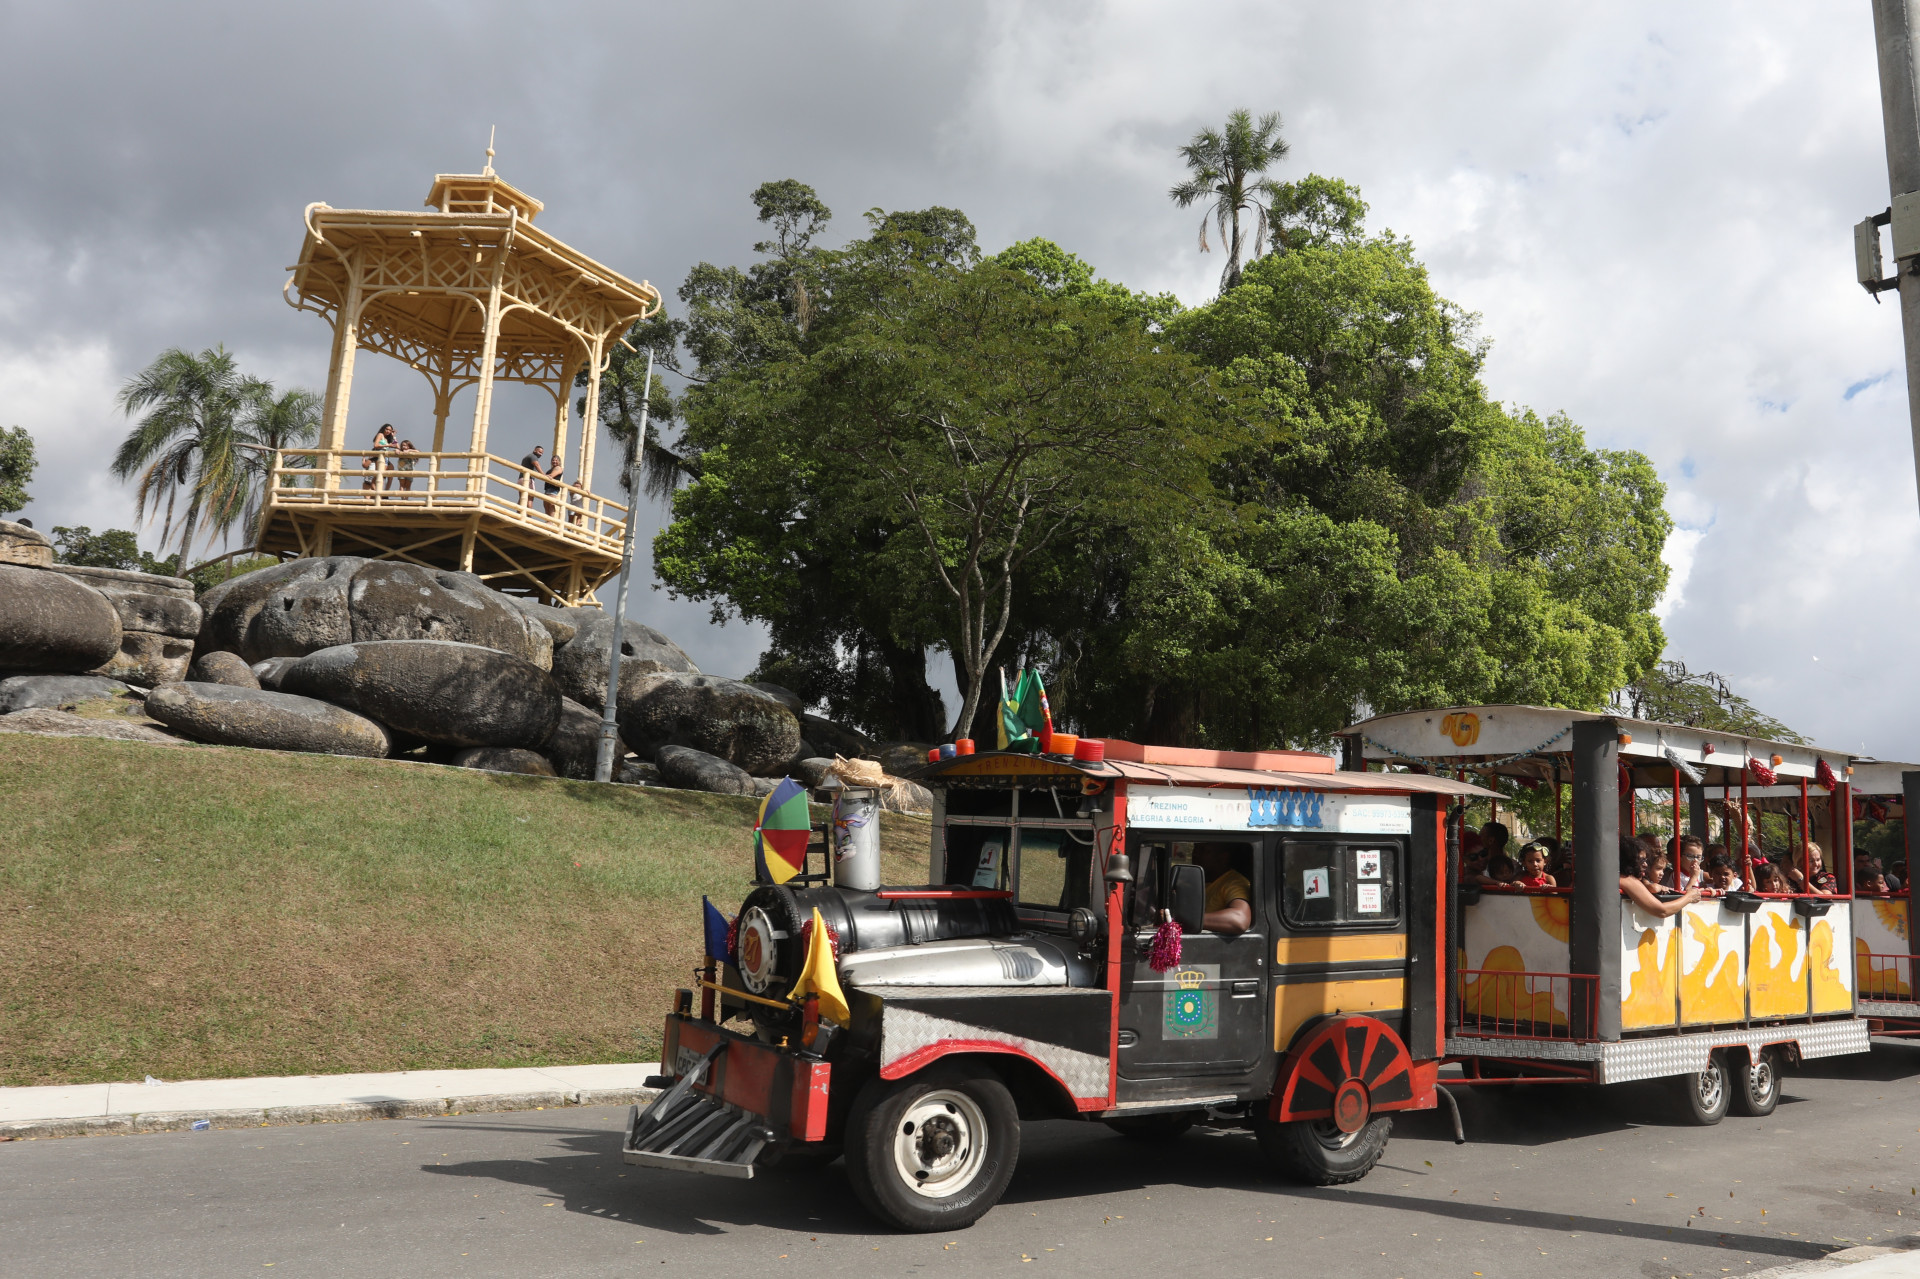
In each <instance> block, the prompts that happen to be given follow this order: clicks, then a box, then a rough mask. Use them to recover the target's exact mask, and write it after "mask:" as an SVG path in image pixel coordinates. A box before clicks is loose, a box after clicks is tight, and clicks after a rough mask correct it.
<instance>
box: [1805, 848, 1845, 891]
mask: <svg viewBox="0 0 1920 1279" xmlns="http://www.w3.org/2000/svg"><path fill="white" fill-rule="evenodd" d="M1807 865H1808V866H1810V867H1812V868H1813V873H1812V874H1811V875H1807V876H1803V877H1802V878H1804V879H1805V880H1806V882H1807V887H1806V889H1805V891H1806V892H1809V893H1818V894H1819V895H1820V896H1822V897H1831V896H1833V895H1834V893H1835V892H1837V891H1838V890H1839V888H1840V881H1838V880H1837V879H1835V878H1834V877H1833V872H1832V871H1830V870H1828V869H1827V859H1826V855H1825V854H1824V853H1822V852H1821V851H1820V845H1818V844H1816V843H1814V842H1813V841H1812V840H1808V841H1807Z"/></svg>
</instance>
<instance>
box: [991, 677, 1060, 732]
mask: <svg viewBox="0 0 1920 1279" xmlns="http://www.w3.org/2000/svg"><path fill="white" fill-rule="evenodd" d="M1052 731H1053V708H1052V707H1050V706H1049V705H1048V704H1047V689H1046V686H1045V685H1044V684H1042V683H1041V682H1040V672H1039V671H1035V670H1028V669H1026V668H1024V667H1023V668H1021V671H1020V674H1019V675H1018V676H1016V677H1015V679H1014V681H1013V691H1012V692H1011V693H1009V692H1007V691H1006V683H1005V676H1002V677H1001V695H1000V749H1001V750H1006V749H1007V748H1008V747H1010V746H1012V745H1013V743H1015V742H1034V743H1038V741H1039V739H1040V737H1041V736H1042V734H1044V733H1050V732H1052Z"/></svg>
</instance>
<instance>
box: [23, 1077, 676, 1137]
mask: <svg viewBox="0 0 1920 1279" xmlns="http://www.w3.org/2000/svg"><path fill="white" fill-rule="evenodd" d="M657 1095H658V1093H657V1091H656V1090H655V1089H652V1088H584V1089H574V1090H571V1091H568V1090H554V1091H551V1092H547V1091H542V1092H521V1093H479V1094H476V1095H474V1096H471V1097H443V1098H441V1097H437V1098H431V1099H427V1100H421V1101H374V1102H365V1101H351V1102H337V1103H332V1104H327V1105H316V1106H264V1107H261V1108H259V1109H254V1108H251V1107H249V1108H247V1109H243V1110H232V1109H227V1110H156V1111H142V1112H139V1113H137V1114H130V1115H89V1116H86V1117H84V1118H73V1119H16V1120H11V1121H5V1122H0V1141H39V1140H41V1139H43V1138H48V1137H124V1136H133V1135H138V1134H142V1133H154V1132H186V1131H191V1130H192V1129H193V1128H194V1126H195V1125H197V1124H205V1125H206V1126H207V1127H209V1128H275V1127H282V1126H286V1125H292V1124H338V1123H353V1122H358V1121H361V1120H367V1119H431V1118H434V1117H436V1116H439V1115H478V1114H500V1113H505V1112H508V1111H514V1110H558V1109H561V1108H562V1107H567V1106H625V1105H633V1104H636V1103H640V1102H645V1101H648V1100H651V1099H652V1098H653V1097H655V1096H657Z"/></svg>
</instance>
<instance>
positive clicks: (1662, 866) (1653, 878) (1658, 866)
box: [1640, 848, 1673, 893]
mask: <svg viewBox="0 0 1920 1279" xmlns="http://www.w3.org/2000/svg"><path fill="white" fill-rule="evenodd" d="M1672 869H1673V863H1672V861H1671V860H1669V859H1668V857H1667V854H1666V852H1665V851H1664V850H1663V849H1658V848H1656V849H1654V850H1653V851H1652V852H1649V853H1648V854H1647V869H1646V872H1645V873H1644V874H1642V875H1641V876H1640V882H1641V883H1643V884H1645V885H1646V886H1647V887H1648V888H1651V889H1652V890H1653V891H1654V892H1656V893H1664V892H1672V891H1673V876H1672V874H1671V873H1670V872H1671V871H1672Z"/></svg>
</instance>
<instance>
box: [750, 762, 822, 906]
mask: <svg viewBox="0 0 1920 1279" xmlns="http://www.w3.org/2000/svg"><path fill="white" fill-rule="evenodd" d="M812 835H813V819H812V814H811V813H810V812H809V811H808V809H807V788H806V787H804V786H802V785H801V784H800V783H799V782H796V781H794V780H793V779H792V778H791V777H783V778H781V779H780V784H779V785H778V786H775V787H774V788H773V790H772V792H771V793H769V794H768V795H767V797H766V798H765V799H763V800H761V801H760V816H759V817H758V818H756V819H755V821H754V824H753V871H754V877H755V878H756V879H759V880H761V881H763V882H772V883H775V884H784V883H786V882H787V881H788V880H789V879H792V878H793V877H794V876H795V875H798V874H799V873H800V872H801V871H803V870H805V869H806V868H807V840H808V839H810V838H811V837H812Z"/></svg>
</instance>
